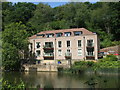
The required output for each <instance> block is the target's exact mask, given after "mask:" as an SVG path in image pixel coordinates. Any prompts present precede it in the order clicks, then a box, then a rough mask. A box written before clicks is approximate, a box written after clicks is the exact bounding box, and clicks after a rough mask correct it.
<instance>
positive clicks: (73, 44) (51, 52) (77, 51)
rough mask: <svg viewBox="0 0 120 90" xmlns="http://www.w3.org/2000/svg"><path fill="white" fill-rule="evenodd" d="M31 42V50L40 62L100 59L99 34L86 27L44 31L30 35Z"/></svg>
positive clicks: (52, 62) (65, 62)
mask: <svg viewBox="0 0 120 90" xmlns="http://www.w3.org/2000/svg"><path fill="white" fill-rule="evenodd" d="M29 42H30V45H29V50H30V52H31V53H35V55H36V59H37V60H38V61H39V60H40V63H46V64H47V63H49V64H54V63H61V64H67V63H68V59H70V60H71V61H72V63H73V62H74V61H78V60H98V51H99V42H98V36H97V34H96V33H93V32H90V31H88V30H87V29H85V28H74V29H63V30H52V31H42V32H40V33H37V34H35V35H33V36H31V37H29Z"/></svg>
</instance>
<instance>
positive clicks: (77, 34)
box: [74, 31, 82, 36]
mask: <svg viewBox="0 0 120 90" xmlns="http://www.w3.org/2000/svg"><path fill="white" fill-rule="evenodd" d="M81 34H82V31H75V32H74V35H75V36H79V35H81Z"/></svg>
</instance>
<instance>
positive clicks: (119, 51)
mask: <svg viewBox="0 0 120 90" xmlns="http://www.w3.org/2000/svg"><path fill="white" fill-rule="evenodd" d="M100 53H103V55H104V56H106V55H110V54H113V55H116V56H117V58H118V59H119V60H120V45H116V46H111V47H106V48H102V49H100Z"/></svg>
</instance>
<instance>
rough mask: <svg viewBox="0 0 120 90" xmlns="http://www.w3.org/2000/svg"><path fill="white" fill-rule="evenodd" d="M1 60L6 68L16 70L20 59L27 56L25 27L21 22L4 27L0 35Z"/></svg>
mask: <svg viewBox="0 0 120 90" xmlns="http://www.w3.org/2000/svg"><path fill="white" fill-rule="evenodd" d="M2 40H3V47H2V49H3V50H2V52H3V54H2V62H3V67H4V68H5V69H8V70H18V69H19V68H20V60H21V59H25V58H26V57H27V54H28V53H27V52H28V40H27V33H26V27H25V25H23V24H22V23H12V24H10V25H8V26H6V27H5V30H4V31H3V35H2Z"/></svg>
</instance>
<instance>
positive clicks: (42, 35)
mask: <svg viewBox="0 0 120 90" xmlns="http://www.w3.org/2000/svg"><path fill="white" fill-rule="evenodd" d="M36 36H41V37H44V36H45V35H44V34H37V35H36Z"/></svg>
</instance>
